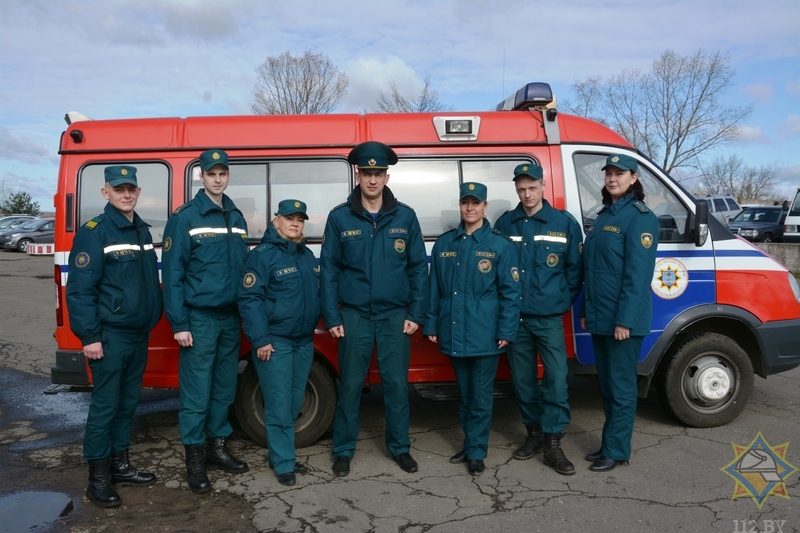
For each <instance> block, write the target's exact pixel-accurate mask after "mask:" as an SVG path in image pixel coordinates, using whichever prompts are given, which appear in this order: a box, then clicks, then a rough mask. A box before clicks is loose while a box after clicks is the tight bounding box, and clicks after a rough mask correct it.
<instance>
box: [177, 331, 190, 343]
mask: <svg viewBox="0 0 800 533" xmlns="http://www.w3.org/2000/svg"><path fill="white" fill-rule="evenodd" d="M173 337H174V338H175V340H176V341H178V345H180V346H193V342H192V332H191V331H179V332H178V333H176V334H175V335H173Z"/></svg>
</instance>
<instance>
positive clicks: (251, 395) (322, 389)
mask: <svg viewBox="0 0 800 533" xmlns="http://www.w3.org/2000/svg"><path fill="white" fill-rule="evenodd" d="M337 396H338V391H337V389H336V381H335V380H334V378H333V376H332V375H331V373H330V372H329V371H328V369H327V368H325V366H324V365H323V364H322V363H320V362H319V361H318V360H317V359H316V358H315V359H314V362H313V363H312V365H311V373H310V374H309V376H308V382H307V383H306V393H305V395H304V396H303V403H302V405H301V406H300V414H299V415H298V417H297V420H295V422H294V431H295V435H294V438H295V442H294V444H295V446H296V447H297V448H303V447H305V446H310V445H311V444H314V443H315V442H316V441H317V439H319V438H320V437H321V436H322V435H323V434H324V433H325V432H326V431H328V430H329V429H330V428H331V426H332V424H333V415H334V413H335V410H336V400H337ZM234 409H235V411H236V418H237V420H238V421H239V424H240V425H241V426H242V429H244V431H245V433H247V435H248V436H249V437H250V438H251V439H253V440H254V441H255V442H256V443H258V444H260V445H262V446H267V433H266V429H265V428H264V398H263V396H262V395H261V385H260V384H259V382H258V374H257V373H256V369H255V366H253V363H252V362H250V363H248V365H247V367H245V369H244V371H243V372H242V373H241V374H239V382H238V384H237V386H236V402H235V404H234Z"/></svg>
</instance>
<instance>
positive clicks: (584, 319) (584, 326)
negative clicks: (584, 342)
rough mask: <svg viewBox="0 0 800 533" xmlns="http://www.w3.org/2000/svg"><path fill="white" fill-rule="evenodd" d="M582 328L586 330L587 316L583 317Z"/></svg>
mask: <svg viewBox="0 0 800 533" xmlns="http://www.w3.org/2000/svg"><path fill="white" fill-rule="evenodd" d="M581 329H583V330H584V331H586V317H585V316H582V317H581Z"/></svg>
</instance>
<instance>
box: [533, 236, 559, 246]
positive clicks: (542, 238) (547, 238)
mask: <svg viewBox="0 0 800 533" xmlns="http://www.w3.org/2000/svg"><path fill="white" fill-rule="evenodd" d="M533 240H534V241H547V242H560V243H563V244H567V238H566V237H553V236H552V235H534V237H533Z"/></svg>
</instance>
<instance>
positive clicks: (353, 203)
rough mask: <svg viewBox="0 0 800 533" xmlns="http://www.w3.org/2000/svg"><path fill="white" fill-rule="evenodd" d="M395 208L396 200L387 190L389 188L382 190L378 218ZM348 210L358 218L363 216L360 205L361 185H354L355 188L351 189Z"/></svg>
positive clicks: (362, 209)
mask: <svg viewBox="0 0 800 533" xmlns="http://www.w3.org/2000/svg"><path fill="white" fill-rule="evenodd" d="M396 207H397V199H396V198H395V197H394V194H392V191H391V190H389V187H384V188H383V205H381V210H380V211H378V216H379V217H380V216H381V215H382V214H385V213H390V212H392V211H393V210H394V209H395V208H396ZM350 209H351V210H352V211H353V213H355V214H356V215H359V216H364V212H365V211H366V209H364V206H363V205H362V204H361V185H356V188H355V189H353V193H352V194H351V195H350Z"/></svg>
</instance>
